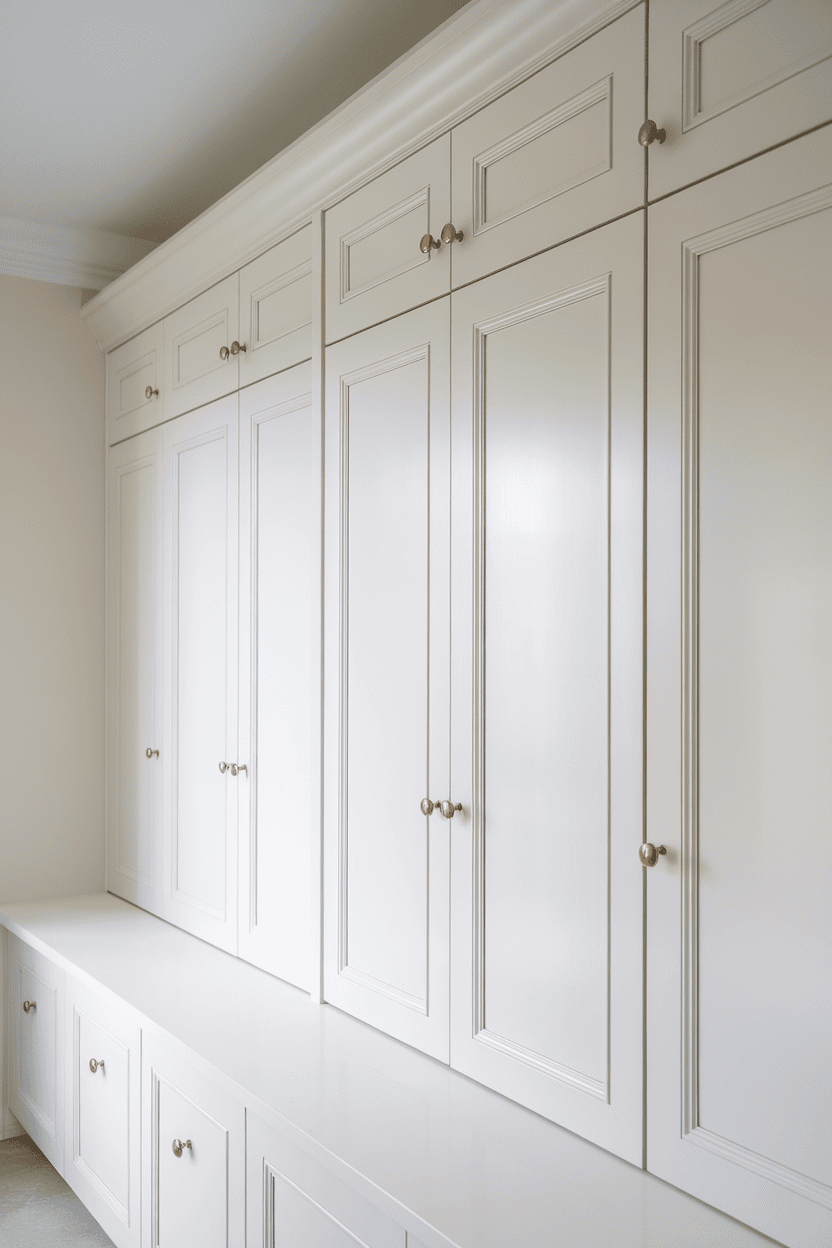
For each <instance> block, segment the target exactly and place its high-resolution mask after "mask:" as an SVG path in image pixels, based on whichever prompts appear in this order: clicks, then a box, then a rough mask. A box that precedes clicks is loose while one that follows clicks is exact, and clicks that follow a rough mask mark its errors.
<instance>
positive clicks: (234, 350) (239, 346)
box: [231, 339, 247, 355]
mask: <svg viewBox="0 0 832 1248" xmlns="http://www.w3.org/2000/svg"><path fill="white" fill-rule="evenodd" d="M246 349H247V348H246V344H245V343H244V342H237V341H236V339H235V341H234V342H232V344H231V354H232V355H239V353H240V352H241V351H245V350H246Z"/></svg>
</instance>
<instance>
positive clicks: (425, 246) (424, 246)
mask: <svg viewBox="0 0 832 1248" xmlns="http://www.w3.org/2000/svg"><path fill="white" fill-rule="evenodd" d="M441 246H442V244H441V243H437V241H436V239H435V238H434V237H433V235H432V234H423V235H422V241H421V243H420V244H419V250H420V251H421V253H422V255H423V256H428V255H430V253H431V251H438V250H439V248H440V247H441Z"/></svg>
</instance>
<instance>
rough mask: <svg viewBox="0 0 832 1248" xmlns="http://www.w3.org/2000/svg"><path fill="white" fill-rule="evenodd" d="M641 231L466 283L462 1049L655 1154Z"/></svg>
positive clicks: (563, 1117) (631, 224)
mask: <svg viewBox="0 0 832 1248" xmlns="http://www.w3.org/2000/svg"><path fill="white" fill-rule="evenodd" d="M643 229H644V223H643V217H642V214H641V213H640V212H639V213H636V214H635V215H633V216H631V217H628V218H625V219H624V220H622V221H619V222H615V223H613V224H612V225H609V226H606V227H604V228H603V229H601V230H599V231H597V232H596V233H593V234H590V235H587V236H585V237H584V238H582V239H579V240H577V241H576V242H573V243H570V244H566V245H565V246H564V247H562V248H558V249H556V250H554V251H551V252H549V253H547V254H545V255H543V256H540V257H537V258H535V259H533V260H528V261H526V262H525V263H523V264H520V265H518V266H516V267H515V268H512V269H509V270H507V271H506V272H505V273H500V274H496V275H495V276H494V277H491V278H488V279H487V280H486V281H484V282H481V283H480V284H479V285H478V286H476V287H473V286H472V287H470V288H468V289H467V290H464V291H462V292H459V293H455V294H454V295H453V296H452V301H453V333H452V336H453V343H454V361H453V379H452V392H453V456H454V467H453V651H452V653H453V684H452V724H453V744H452V755H451V767H452V775H451V798H452V800H453V801H454V802H455V803H460V804H461V805H462V811H461V812H460V813H459V814H457V815H456V816H455V817H454V819H453V824H452V826H451V828H450V835H451V843H452V851H451V853H452V859H451V878H452V905H451V913H452V916H453V929H452V936H451V944H452V955H453V956H452V972H451V1002H452V1005H451V1064H452V1065H453V1066H454V1067H455V1068H456V1069H458V1070H461V1071H462V1072H463V1073H464V1074H466V1075H470V1076H471V1077H472V1078H474V1079H478V1080H479V1081H480V1082H481V1083H485V1084H487V1085H488V1086H489V1087H492V1088H495V1089H496V1090H497V1091H499V1092H502V1093H503V1094H504V1095H506V1096H509V1097H511V1098H512V1099H513V1100H516V1101H519V1102H520V1103H521V1104H523V1105H526V1106H528V1107H529V1108H531V1109H534V1110H536V1111H537V1112H538V1113H540V1114H543V1115H545V1116H546V1117H547V1118H551V1119H554V1120H555V1121H556V1122H558V1123H561V1124H562V1125H563V1126H566V1127H568V1128H569V1129H570V1130H571V1131H575V1132H577V1133H579V1134H580V1135H583V1136H585V1137H587V1138H588V1139H591V1140H593V1141H595V1142H596V1143H598V1144H601V1145H602V1146H603V1147H604V1148H607V1149H609V1150H611V1151H612V1152H615V1153H618V1154H619V1155H620V1156H622V1157H626V1158H627V1159H628V1160H629V1161H632V1162H635V1163H637V1164H640V1163H641V1156H642V1037H643V1015H642V923H643V919H642V887H643V885H642V879H641V867H640V865H639V860H638V849H639V844H640V843H641V839H642V783H641V778H642V701H643V692H642V690H643V684H642V651H643V640H642V638H643V632H642V604H643V528H642V515H643V488H644V486H643V477H644V451H643V442H644V437H643V420H644V416H643V411H644V387H643V346H642V343H643V320H642V316H643V272H644V270H643ZM472 353H473V367H472Z"/></svg>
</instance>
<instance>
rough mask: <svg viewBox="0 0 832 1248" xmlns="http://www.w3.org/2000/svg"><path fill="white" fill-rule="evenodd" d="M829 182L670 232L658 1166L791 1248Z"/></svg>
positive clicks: (652, 318) (810, 169)
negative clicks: (663, 852) (664, 850)
mask: <svg viewBox="0 0 832 1248" xmlns="http://www.w3.org/2000/svg"><path fill="white" fill-rule="evenodd" d="M830 168H832V131H830V130H829V129H825V130H822V131H820V132H818V133H816V134H813V135H808V136H806V137H805V138H803V139H800V140H799V141H798V142H796V143H790V144H788V145H787V146H785V147H782V148H780V149H779V150H777V151H775V152H770V153H768V154H767V155H765V156H761V157H760V158H759V159H758V160H755V161H753V162H749V163H747V164H744V165H741V166H739V167H738V168H736V169H732V170H729V171H728V172H726V173H723V174H721V175H720V176H719V177H718V178H712V179H710V180H708V181H707V182H703V183H702V184H701V185H700V186H696V187H691V188H690V189H689V190H686V191H684V192H683V193H682V194H681V195H674V196H672V197H671V198H669V199H667V200H665V201H664V202H663V203H661V204H658V205H657V206H656V207H655V208H653V209H651V210H650V217H651V220H650V234H649V248H650V289H649V295H650V301H651V303H650V312H649V339H648V341H649V354H648V359H649V361H650V363H649V374H648V390H649V393H650V420H649V424H648V464H649V481H648V499H649V500H650V503H649V511H648V517H649V522H648V562H649V566H650V574H649V577H648V582H647V586H648V593H647V607H648V616H647V644H648V653H647V662H648V682H647V725H648V735H647V759H648V768H647V792H648V804H647V834H648V836H649V839H650V841H651V842H653V843H655V844H658V842H660V841H661V842H662V843H663V844H664V845H665V846H666V849H667V853H666V854H665V855H664V856H663V857H661V858H659V859H658V862H657V864H656V866H655V867H653V868H652V869H651V870H649V871H648V872H647V877H648V878H647V919H648V933H647V934H648V939H647V975H648V979H647V1000H648V1016H647V1017H648V1032H647V1045H648V1047H647V1068H648V1070H649V1084H648V1096H647V1164H648V1167H649V1169H650V1170H651V1171H653V1173H655V1174H657V1175H659V1177H660V1178H662V1179H665V1180H667V1181H668V1182H669V1183H673V1184H674V1185H675V1186H676V1187H680V1188H682V1189H683V1190H684V1191H687V1192H690V1193H691V1194H692V1195H694V1196H697V1197H698V1198H699V1199H700V1200H705V1201H707V1202H708V1203H709V1204H712V1205H715V1206H716V1207H717V1208H718V1209H723V1210H724V1211H725V1212H726V1213H730V1214H731V1215H732V1216H733V1217H735V1218H739V1219H740V1220H741V1221H743V1222H748V1223H749V1224H750V1225H751V1226H754V1227H756V1229H757V1230H759V1231H762V1232H763V1233H764V1234H766V1235H769V1236H771V1237H772V1239H775V1240H777V1242H778V1243H783V1244H787V1245H789V1248H817V1246H819V1245H821V1244H830V1243H832V1147H830V1145H831V1144H832V1136H830V1130H829V1124H830V1122H832V1081H830V1078H829V1071H830V1063H829V1056H830V1053H832V976H830V966H832V959H830V953H832V907H830V904H829V898H830V895H832V837H830V835H829V830H830V818H829V790H830V779H832V770H831V769H830V760H832V719H830V715H829V707H830V703H832V650H830V646H829V637H830V633H832V529H831V528H830V513H829V502H830V499H832V420H830V410H829V395H830V392H832V367H830V364H832V357H830V352H829V343H830V340H832V297H831V296H830V291H832V188H830V186H829V185H828V179H829V169H830ZM824 183H826V185H824Z"/></svg>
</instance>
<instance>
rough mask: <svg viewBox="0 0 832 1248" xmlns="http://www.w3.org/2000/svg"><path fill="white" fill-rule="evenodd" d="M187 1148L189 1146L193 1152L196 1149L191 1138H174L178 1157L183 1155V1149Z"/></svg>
mask: <svg viewBox="0 0 832 1248" xmlns="http://www.w3.org/2000/svg"><path fill="white" fill-rule="evenodd" d="M185 1148H189V1149H190V1150H191V1152H193V1151H194V1147H193V1144H192V1143H191V1141H190V1140H174V1141H173V1151H174V1155H175V1156H176V1157H181V1156H182V1150H183V1149H185Z"/></svg>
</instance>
